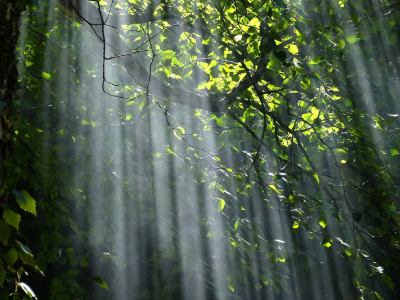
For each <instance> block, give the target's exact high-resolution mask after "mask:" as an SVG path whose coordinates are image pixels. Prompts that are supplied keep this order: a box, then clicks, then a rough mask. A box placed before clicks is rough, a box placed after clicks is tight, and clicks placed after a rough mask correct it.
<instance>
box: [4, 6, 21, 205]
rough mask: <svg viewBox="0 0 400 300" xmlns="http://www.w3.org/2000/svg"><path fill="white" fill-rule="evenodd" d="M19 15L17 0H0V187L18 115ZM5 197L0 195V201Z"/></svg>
mask: <svg viewBox="0 0 400 300" xmlns="http://www.w3.org/2000/svg"><path fill="white" fill-rule="evenodd" d="M20 15H21V9H20V8H19V6H18V2H17V1H15V0H0V41H1V42H0V118H1V122H0V188H2V187H3V180H4V160H5V158H6V157H7V154H8V152H9V151H10V147H11V139H10V132H11V128H12V125H13V123H14V122H15V119H16V114H15V112H14V109H13V102H14V100H17V99H18V95H17V89H18V72H17V64H16V62H17V61H16V57H15V53H14V51H15V47H16V43H17V39H18V33H19V31H18V22H19V17H20ZM2 198H3V197H2ZM3 201H4V199H1V200H0V203H3Z"/></svg>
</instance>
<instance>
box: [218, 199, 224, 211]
mask: <svg viewBox="0 0 400 300" xmlns="http://www.w3.org/2000/svg"><path fill="white" fill-rule="evenodd" d="M224 207H225V200H224V199H219V206H218V211H219V212H221V211H223V210H224Z"/></svg>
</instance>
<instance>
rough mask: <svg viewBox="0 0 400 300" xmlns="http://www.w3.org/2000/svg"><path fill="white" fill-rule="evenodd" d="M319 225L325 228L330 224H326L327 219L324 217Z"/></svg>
mask: <svg viewBox="0 0 400 300" xmlns="http://www.w3.org/2000/svg"><path fill="white" fill-rule="evenodd" d="M319 225H321V227H322V228H325V227H326V225H328V223H327V222H326V217H325V215H322V216H321V218H320V219H319Z"/></svg>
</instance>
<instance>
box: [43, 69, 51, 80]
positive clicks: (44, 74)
mask: <svg viewBox="0 0 400 300" xmlns="http://www.w3.org/2000/svg"><path fill="white" fill-rule="evenodd" d="M42 78H43V79H46V80H51V74H49V73H46V72H44V71H42Z"/></svg>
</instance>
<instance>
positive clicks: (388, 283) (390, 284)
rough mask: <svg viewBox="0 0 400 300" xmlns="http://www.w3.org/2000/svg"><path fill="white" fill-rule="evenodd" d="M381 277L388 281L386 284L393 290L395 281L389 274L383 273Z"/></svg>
mask: <svg viewBox="0 0 400 300" xmlns="http://www.w3.org/2000/svg"><path fill="white" fill-rule="evenodd" d="M381 277H382V279H383V281H384V282H385V283H386V285H387V286H388V287H389V288H390V289H391V290H392V291H393V282H392V279H391V278H390V277H389V276H387V275H386V274H381Z"/></svg>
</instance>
